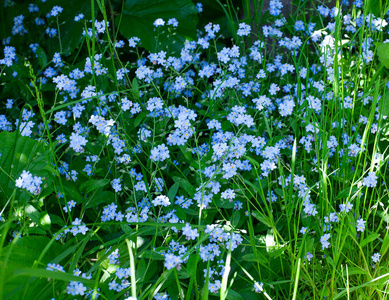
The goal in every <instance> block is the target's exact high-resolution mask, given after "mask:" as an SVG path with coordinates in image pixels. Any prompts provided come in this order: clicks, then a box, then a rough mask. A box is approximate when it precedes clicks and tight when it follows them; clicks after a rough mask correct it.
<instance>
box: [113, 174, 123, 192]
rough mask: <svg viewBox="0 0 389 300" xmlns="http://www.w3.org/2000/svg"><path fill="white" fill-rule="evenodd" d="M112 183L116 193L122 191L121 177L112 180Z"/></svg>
mask: <svg viewBox="0 0 389 300" xmlns="http://www.w3.org/2000/svg"><path fill="white" fill-rule="evenodd" d="M111 184H112V188H113V189H114V190H115V193H117V192H120V191H121V190H122V186H121V184H120V178H117V179H114V180H112V181H111Z"/></svg>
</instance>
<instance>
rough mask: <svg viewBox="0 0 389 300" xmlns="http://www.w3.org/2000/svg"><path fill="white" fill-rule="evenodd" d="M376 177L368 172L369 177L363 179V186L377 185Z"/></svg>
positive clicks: (373, 173)
mask: <svg viewBox="0 0 389 300" xmlns="http://www.w3.org/2000/svg"><path fill="white" fill-rule="evenodd" d="M377 178H378V177H377V176H376V174H375V172H369V175H368V176H366V177H365V178H363V185H364V186H367V187H375V186H376V185H377Z"/></svg>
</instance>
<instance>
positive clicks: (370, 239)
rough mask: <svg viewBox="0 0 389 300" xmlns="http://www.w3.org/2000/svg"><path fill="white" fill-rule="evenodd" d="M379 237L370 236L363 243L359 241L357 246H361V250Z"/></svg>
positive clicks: (375, 234)
mask: <svg viewBox="0 0 389 300" xmlns="http://www.w3.org/2000/svg"><path fill="white" fill-rule="evenodd" d="M379 236H380V235H379V234H378V233H374V234H370V235H369V236H367V237H366V238H365V239H364V240H363V241H361V242H360V243H359V245H360V246H361V248H363V246H365V245H366V244H368V243H371V242H373V241H375V240H376V239H377V238H379Z"/></svg>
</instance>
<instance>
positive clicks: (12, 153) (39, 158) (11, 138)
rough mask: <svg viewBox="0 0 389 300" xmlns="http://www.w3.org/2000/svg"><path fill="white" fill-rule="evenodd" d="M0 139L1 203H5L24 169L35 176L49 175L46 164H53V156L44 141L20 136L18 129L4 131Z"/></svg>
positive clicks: (0, 134)
mask: <svg viewBox="0 0 389 300" xmlns="http://www.w3.org/2000/svg"><path fill="white" fill-rule="evenodd" d="M0 141H1V143H0V153H1V154H2V155H1V156H0V165H1V167H2V169H1V170H0V190H1V191H2V193H0V204H2V205H4V203H5V201H7V200H8V199H9V197H10V196H11V194H12V192H13V191H14V189H15V188H16V187H15V181H14V180H16V179H17V178H18V177H19V176H20V174H21V173H22V171H23V170H27V171H30V172H31V174H32V175H33V176H40V177H47V176H48V173H47V172H48V171H47V170H45V166H46V165H47V164H51V161H52V156H51V154H50V151H49V147H48V146H47V145H45V144H44V143H43V142H41V141H37V140H33V139H31V138H29V137H26V136H20V135H19V134H18V133H17V132H16V131H14V132H7V131H3V132H2V133H0Z"/></svg>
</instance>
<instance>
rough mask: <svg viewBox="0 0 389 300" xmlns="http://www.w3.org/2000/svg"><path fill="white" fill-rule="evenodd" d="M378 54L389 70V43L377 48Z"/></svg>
mask: <svg viewBox="0 0 389 300" xmlns="http://www.w3.org/2000/svg"><path fill="white" fill-rule="evenodd" d="M377 54H378V59H379V60H380V62H381V63H382V64H383V65H384V66H385V67H386V68H388V69H389V43H385V44H380V45H379V46H378V47H377Z"/></svg>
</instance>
